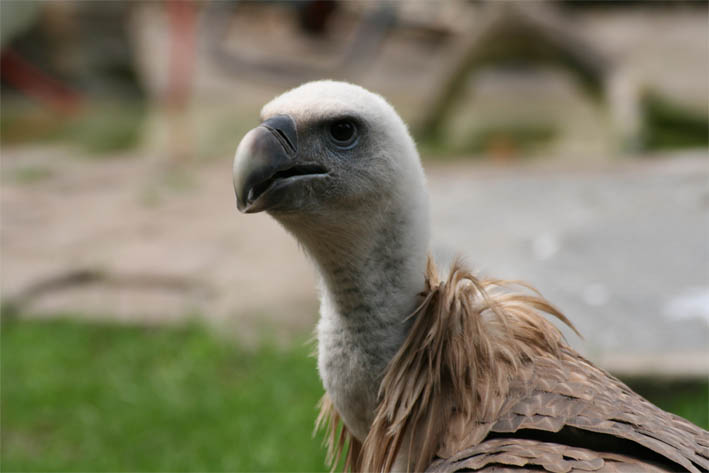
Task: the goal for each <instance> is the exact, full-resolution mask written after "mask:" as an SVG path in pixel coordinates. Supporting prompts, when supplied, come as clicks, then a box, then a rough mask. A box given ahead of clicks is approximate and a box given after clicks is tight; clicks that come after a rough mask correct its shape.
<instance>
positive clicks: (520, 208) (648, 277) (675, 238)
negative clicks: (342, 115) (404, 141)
mask: <svg viewBox="0 0 709 473" xmlns="http://www.w3.org/2000/svg"><path fill="white" fill-rule="evenodd" d="M708 171H709V162H708V161H707V156H706V155H701V154H699V155H696V156H694V157H691V156H686V157H684V158H682V157H675V158H673V159H669V160H655V161H653V160H650V161H644V162H638V161H636V162H633V163H627V164H623V163H621V164H616V165H612V166H611V165H603V166H600V167H595V168H591V169H588V168H587V169H583V170H579V169H566V170H563V169H559V168H558V167H557V168H554V167H551V166H549V165H544V166H542V167H530V168H529V169H519V168H517V169H476V168H474V167H470V168H460V169H458V168H454V169H451V170H433V172H432V173H430V174H431V178H430V181H431V195H432V202H433V221H434V251H435V252H436V254H438V255H439V256H440V257H441V259H447V260H450V259H451V258H452V257H453V256H454V255H456V254H459V253H460V254H462V255H463V256H464V257H465V260H466V261H468V262H470V263H471V265H472V266H473V267H474V268H476V269H478V270H479V271H481V272H482V273H484V274H488V275H494V276H496V277H502V278H509V279H522V280H525V281H527V282H530V283H531V284H533V285H534V286H536V287H537V288H538V289H539V290H541V291H542V293H543V294H544V295H545V296H546V297H547V298H548V299H549V300H550V301H552V302H553V303H555V304H556V305H557V306H558V307H559V308H560V309H562V311H563V312H564V313H565V314H566V315H567V316H568V317H569V318H570V319H571V320H572V321H573V322H574V324H576V326H577V327H578V329H579V330H580V331H581V333H582V334H583V335H584V337H585V341H582V340H579V339H578V337H576V336H575V335H573V334H572V333H571V332H570V331H568V330H567V331H566V334H567V338H568V340H569V341H570V342H572V344H574V345H575V346H577V347H578V348H580V349H581V350H582V351H583V352H585V353H586V354H587V356H589V357H590V358H591V359H593V360H596V361H599V362H600V363H601V364H602V365H604V366H606V367H608V368H610V369H613V370H615V371H619V372H620V371H626V372H627V371H631V372H637V371H640V372H662V373H665V374H677V375H679V374H683V373H685V374H687V373H702V374H706V373H709V256H708V253H709V174H708Z"/></svg>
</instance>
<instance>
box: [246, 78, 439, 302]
mask: <svg viewBox="0 0 709 473" xmlns="http://www.w3.org/2000/svg"><path fill="white" fill-rule="evenodd" d="M233 180H234V189H235V191H236V200H237V207H238V208H239V210H240V211H241V212H245V213H251V212H261V211H266V212H268V213H269V214H271V215H272V216H273V217H274V218H275V219H276V220H278V221H279V222H280V223H281V224H282V225H283V226H284V227H285V228H286V229H287V230H288V231H290V232H291V233H293V234H294V235H295V237H296V238H297V239H298V241H299V242H300V243H301V245H302V246H303V247H304V249H305V251H306V252H307V253H308V254H309V255H310V256H312V257H313V259H314V261H315V263H316V265H317V266H318V268H319V269H320V274H321V275H322V277H323V279H324V282H325V284H326V286H327V287H329V288H330V289H332V290H331V291H330V292H336V291H335V287H334V286H341V284H340V283H339V282H338V281H336V280H334V278H335V277H336V276H337V275H338V274H340V275H343V274H346V275H348V276H350V280H355V281H356V280H359V279H362V281H359V282H360V283H361V284H360V285H366V283H367V281H365V280H364V279H367V280H368V281H370V282H371V280H372V279H377V278H376V277H374V278H373V274H374V275H375V276H376V275H380V277H381V278H384V277H385V276H384V274H383V273H386V272H387V271H388V272H389V273H391V274H390V275H389V276H388V277H389V279H391V281H390V282H391V283H393V284H394V285H395V288H396V289H398V290H397V291H395V294H394V296H393V298H394V299H397V297H398V294H402V293H405V294H407V296H408V295H409V294H410V293H413V294H416V292H417V291H419V290H420V289H421V288H422V287H423V274H424V272H425V265H426V257H427V250H428V197H427V193H426V188H425V178H424V174H423V169H422V167H421V163H420V160H419V155H418V152H417V151H416V145H415V144H414V141H413V139H412V138H411V136H410V135H409V132H408V130H407V128H406V125H405V124H404V122H403V121H402V120H401V118H399V116H398V115H397V113H396V112H395V111H394V109H393V108H392V107H391V105H389V104H388V103H387V102H386V100H384V99H383V98H382V97H381V96H379V95H377V94H374V93H371V92H369V91H367V90H365V89H363V88H362V87H359V86H356V85H353V84H348V83H344V82H335V81H317V82H310V83H306V84H304V85H301V86H300V87H297V88H295V89H293V90H290V91H288V92H286V93H284V94H282V95H280V96H279V97H276V98H275V99H273V100H272V101H271V102H270V103H268V104H266V105H265V106H264V107H263V109H262V111H261V124H260V125H259V126H257V127H256V128H254V129H252V130H251V131H249V132H248V133H247V134H246V135H245V136H244V138H243V139H242V141H241V143H240V144H239V146H238V148H237V151H236V156H235V159H234V167H233ZM387 268H388V269H387ZM363 271H366V272H368V274H367V276H366V278H364V274H360V273H362V272H363ZM360 276H362V277H361V278H360ZM360 289H363V290H364V289H366V288H360ZM402 289H403V291H402ZM407 289H408V290H410V291H407ZM411 291H413V292H411ZM404 297H405V298H406V299H409V297H406V296H404ZM325 298H326V299H327V295H325ZM340 299H342V298H340ZM334 302H335V303H337V301H334ZM339 302H340V308H341V309H342V310H344V311H347V310H348V309H347V308H346V307H343V306H346V305H347V303H348V301H346V300H340V301H339ZM349 302H350V303H351V305H360V304H356V303H355V301H353V300H349ZM392 302H393V305H398V304H404V305H406V306H407V307H406V309H407V310H408V309H410V308H411V307H409V306H408V301H407V302H404V301H403V300H395V301H392ZM399 309H401V308H400V307H397V308H396V310H399ZM385 312H386V310H385Z"/></svg>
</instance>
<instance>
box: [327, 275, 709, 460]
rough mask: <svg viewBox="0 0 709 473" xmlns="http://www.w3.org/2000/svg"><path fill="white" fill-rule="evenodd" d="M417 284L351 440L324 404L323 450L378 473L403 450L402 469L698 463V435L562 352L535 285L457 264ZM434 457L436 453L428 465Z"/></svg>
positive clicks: (706, 456)
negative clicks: (413, 305) (403, 326)
mask: <svg viewBox="0 0 709 473" xmlns="http://www.w3.org/2000/svg"><path fill="white" fill-rule="evenodd" d="M426 280H427V291H426V292H425V293H424V294H422V303H421V306H420V307H419V308H418V309H417V310H416V311H415V312H414V313H413V314H412V316H411V317H413V318H415V321H414V324H413V327H412V329H411V332H410V334H409V336H408V338H407V340H406V341H405V342H404V345H403V346H402V347H401V349H400V350H399V352H398V353H397V355H396V356H395V357H394V359H393V360H392V362H391V363H390V364H389V366H388V368H387V371H386V373H385V375H384V378H383V380H382V383H381V386H380V403H379V406H378V408H377V411H376V415H375V419H374V422H373V424H372V427H371V429H370V432H369V435H368V436H367V438H366V439H365V441H364V443H363V444H362V445H360V444H359V443H357V442H356V441H354V440H353V439H352V438H351V436H349V434H348V433H347V431H346V429H345V428H344V427H343V428H342V429H341V430H340V434H339V435H337V427H336V423H337V422H338V419H337V413H336V412H335V411H334V409H333V408H332V406H331V405H329V404H328V403H327V401H326V399H325V406H327V409H326V410H325V411H323V412H324V413H325V417H328V415H329V416H330V419H331V424H330V425H331V437H330V438H331V440H330V447H331V451H332V452H338V453H341V452H342V450H343V448H344V446H345V444H346V441H347V440H348V439H349V441H350V443H351V444H352V445H353V447H354V448H353V449H350V451H349V452H348V456H347V458H348V464H349V466H350V467H351V468H353V469H360V468H361V469H363V470H364V471H389V470H390V469H391V468H392V466H393V464H394V461H395V460H396V459H397V458H401V457H403V458H404V459H406V460H407V464H406V466H407V468H408V469H414V470H416V471H421V470H423V469H425V468H426V467H427V466H429V465H430V466H431V468H432V469H433V471H441V472H444V471H445V472H448V471H456V470H457V469H459V468H466V469H476V468H483V469H484V470H485V471H493V470H494V469H500V468H503V469H504V468H508V467H509V468H525V469H526V468H531V469H535V468H536V469H537V470H538V469H540V468H541V469H543V470H546V471H552V472H556V471H633V470H642V471H651V470H649V469H650V468H651V467H652V468H659V467H661V466H662V462H665V466H667V462H668V461H669V462H672V463H670V465H677V467H680V466H681V467H684V468H685V469H687V470H689V471H692V472H695V471H697V472H698V471H699V469H700V468H701V469H704V470H707V469H709V448H708V447H709V433H708V432H706V431H704V430H702V429H700V428H699V427H697V426H695V425H693V424H691V423H689V422H687V421H685V420H684V419H681V418H679V417H677V416H674V415H672V414H669V413H666V412H664V411H662V410H660V409H659V408H657V407H655V406H654V405H652V404H650V403H649V402H647V401H646V400H645V399H643V398H642V397H640V396H639V395H637V394H635V393H634V392H633V391H631V390H630V389H629V388H628V387H627V386H625V385H624V384H623V383H622V382H620V381H619V380H617V379H616V378H614V377H612V376H611V375H609V374H608V373H606V372H605V371H603V370H601V369H599V368H597V367H595V366H594V365H593V364H591V363H590V362H588V361H587V360H585V359H584V358H583V357H581V356H580V355H579V354H578V353H576V352H575V351H574V350H572V349H571V348H570V347H569V346H568V345H567V344H566V343H565V342H564V340H563V337H562V336H561V333H560V332H559V331H558V329H557V328H556V327H554V326H553V325H552V324H551V323H549V322H548V321H547V320H546V319H545V318H544V317H543V316H541V315H540V312H546V313H548V314H551V315H553V316H555V317H557V318H559V319H560V320H562V321H563V322H564V323H566V324H568V325H569V326H570V327H572V328H573V326H572V325H571V323H570V322H569V321H568V320H567V319H566V317H564V316H563V315H562V314H561V313H560V312H559V311H558V310H556V309H555V308H554V307H553V306H551V305H550V304H549V303H548V302H547V301H546V300H545V299H543V298H542V297H541V295H539V294H538V293H536V291H534V290H533V289H532V291H534V294H530V293H521V294H519V293H515V292H512V291H510V284H508V283H505V282H504V281H499V280H480V279H477V278H476V277H475V276H473V275H472V274H470V273H469V272H467V271H465V270H464V269H463V268H461V267H460V265H458V264H456V265H454V267H453V268H452V270H451V274H450V276H449V278H448V280H447V281H446V282H445V283H442V282H440V281H439V279H438V276H437V273H436V270H435V267H434V265H433V263H432V262H431V261H429V268H428V271H427V279H426ZM514 284H517V285H519V284H518V283H514ZM522 286H524V287H527V288H529V287H528V286H526V285H523V284H522ZM529 289H531V288H529ZM574 330H575V329H574ZM323 412H321V419H322V418H323V417H322V416H323ZM535 432H536V434H534V433H535ZM574 432H576V434H577V433H578V432H585V433H586V434H585V435H587V436H591V437H593V436H594V435H595V436H596V437H595V440H594V441H598V440H599V438H601V439H605V441H606V443H607V440H608V439H611V440H612V439H616V443H617V444H618V445H620V447H618V448H620V450H621V451H618V448H615V449H611V450H612V451H607V450H608V449H606V450H604V449H603V448H601V449H599V451H598V452H594V451H593V450H591V449H584V448H579V447H584V446H586V445H584V444H581V445H579V444H578V439H577V440H576V442H577V444H576V445H574V444H567V443H568V442H570V440H569V435H570V433H574ZM530 433H531V434H530ZM545 435H546V436H547V437H548V436H552V437H551V438H542V437H544V436H545ZM574 435H575V434H574ZM528 437H533V438H528ZM564 444H565V445H564ZM625 447H628V448H627V449H628V451H627V452H626V451H624V450H623V448H625ZM486 449H488V450H486ZM637 451H640V455H641V456H642V455H643V454H648V458H645V457H643V459H639V457H638V453H637ZM522 453H525V454H524V455H522ZM567 453H568V455H567ZM631 454H632V455H635V457H631ZM574 455H578V458H577V457H574ZM435 457H438V458H440V459H444V460H438V461H437V462H435V463H433V464H431V461H432V460H433V459H434V458H435ZM334 459H335V456H333V460H334ZM658 459H659V462H658ZM653 461H654V462H656V464H653V463H652V462H653ZM599 465H600V466H599ZM646 466H647V468H646ZM594 468H595V470H594ZM495 471H497V470H495Z"/></svg>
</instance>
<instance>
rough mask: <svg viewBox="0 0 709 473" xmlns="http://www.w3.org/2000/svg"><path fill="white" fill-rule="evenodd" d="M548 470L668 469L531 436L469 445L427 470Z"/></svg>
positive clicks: (557, 472) (605, 472)
mask: <svg viewBox="0 0 709 473" xmlns="http://www.w3.org/2000/svg"><path fill="white" fill-rule="evenodd" d="M540 469H541V471H547V472H551V473H569V472H589V471H592V472H598V473H610V472H637V473H641V472H642V473H656V472H663V471H666V470H664V469H663V468H662V466H660V465H657V464H654V463H652V462H648V461H643V460H638V459H636V458H633V457H629V456H627V455H621V454H617V453H611V452H597V451H591V450H588V449H585V448H578V447H570V446H568V445H563V444H557V443H551V442H541V441H537V440H528V439H515V438H512V439H507V438H506V439H499V438H498V439H492V440H486V441H485V442H483V443H481V444H479V445H477V446H475V447H472V448H469V449H467V450H465V451H464V452H461V453H460V454H459V455H457V456H456V459H455V460H453V459H449V460H438V461H436V462H434V463H433V464H432V465H431V466H430V467H429V469H428V471H429V472H431V473H450V472H454V471H460V470H474V471H484V472H493V471H494V472H502V471H509V472H515V473H519V472H520V471H536V472H539V471H540Z"/></svg>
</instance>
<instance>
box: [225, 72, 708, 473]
mask: <svg viewBox="0 0 709 473" xmlns="http://www.w3.org/2000/svg"><path fill="white" fill-rule="evenodd" d="M260 118H261V123H260V125H258V126H257V127H256V128H254V129H252V130H251V131H249V132H248V133H247V134H246V135H245V136H244V137H243V139H242V141H241V142H240V144H239V145H238V147H237V150H236V155H235V157H234V164H233V184H234V189H235V192H236V201H237V207H238V209H239V211H241V212H243V213H253V212H261V211H266V212H268V213H269V214H270V215H271V216H272V217H273V218H274V219H275V220H276V221H278V222H279V223H280V224H281V225H282V226H283V227H284V228H285V229H286V230H287V231H288V232H289V233H291V234H292V235H293V236H294V237H295V238H296V239H297V241H298V242H299V244H300V246H301V247H302V248H303V250H304V252H305V253H306V254H307V256H308V257H309V259H311V260H312V262H313V264H314V265H315V268H316V270H317V273H318V275H319V280H320V298H321V307H320V319H319V322H318V324H317V328H316V336H317V342H318V348H317V365H318V371H319V374H320V377H321V379H322V383H323V386H324V388H325V395H324V397H323V399H322V401H321V403H320V415H319V416H318V421H317V423H318V425H319V426H320V427H324V428H325V429H326V430H327V439H328V440H327V442H328V444H329V445H328V447H329V448H328V452H329V461H330V462H331V464H332V466H333V468H335V467H336V465H338V464H339V463H338V462H339V461H340V459H344V465H345V469H347V470H351V471H424V470H426V471H432V472H440V473H448V472H453V471H461V470H466V471H471V470H472V471H496V472H497V471H510V472H511V471H537V472H538V471H549V472H554V473H562V472H579V471H583V472H587V471H596V472H616V471H643V472H645V471H647V472H657V471H690V472H695V473H696V472H700V471H707V470H708V469H709V432H707V431H705V430H703V429H701V428H699V427H697V426H695V425H694V424H692V423H690V422H688V421H686V420H684V419H682V418H681V417H678V416H676V415H673V414H670V413H667V412H665V411H663V410H661V409H660V408H658V407H656V406H654V405H653V404H651V403H650V402H648V401H647V400H645V399H644V398H642V397H641V396H640V395H638V394H636V393H635V392H633V391H632V390H631V389H630V388H628V387H627V386H626V385H625V384H623V383H622V382H621V381H619V380H618V379H616V378H614V377H613V376H612V375H610V374H609V373H607V372H606V371H604V370H603V369H601V368H598V367H596V366H594V365H593V364H592V363H591V362H590V361H588V360H586V359H585V358H584V357H582V356H581V355H580V354H579V353H577V352H576V351H574V350H573V349H572V348H571V347H570V346H569V345H568V344H567V343H566V341H565V340H564V338H563V336H562V335H561V333H560V331H559V330H558V329H557V328H556V327H555V325H553V324H552V323H551V322H549V321H548V319H547V317H548V316H551V317H554V318H557V319H559V320H560V321H562V322H563V323H565V324H567V325H569V326H571V327H572V328H573V326H572V325H571V323H570V322H569V321H568V320H567V318H566V317H565V316H564V315H563V314H562V313H561V312H559V311H558V310H557V309H556V308H554V306H552V305H551V304H550V303H549V302H548V301H547V300H545V299H544V298H543V297H542V296H541V295H540V294H539V293H538V292H536V291H535V290H534V289H533V288H532V287H531V286H528V285H526V284H524V283H521V282H516V281H504V280H497V279H483V278H478V277H476V276H475V275H473V274H471V273H470V272H469V271H468V270H466V269H465V268H464V267H463V266H462V265H461V264H460V263H455V264H453V265H452V268H451V269H450V271H449V272H448V274H447V276H446V277H441V276H439V274H438V272H437V270H436V267H435V265H434V263H433V261H432V259H431V258H430V256H429V210H428V195H427V190H426V180H425V177H424V173H423V169H422V166H421V162H420V159H419V155H418V152H417V150H416V145H415V143H414V141H413V139H412V138H411V136H410V134H409V132H408V130H407V127H406V125H405V124H404V122H403V121H402V120H401V118H400V117H399V116H398V115H397V113H396V112H395V111H394V109H393V107H392V106H391V105H389V103H387V101H386V100H385V99H384V98H382V97H381V96H379V95H377V94H374V93H372V92H369V91H367V90H365V89H364V88H362V87H359V86H357V85H353V84H349V83H345V82H336V81H316V82H309V83H306V84H303V85H301V86H299V87H297V88H295V89H292V90H290V91H287V92H285V93H283V94H282V95H280V96H278V97H276V98H275V99H273V100H272V101H271V102H269V103H268V104H266V105H265V106H264V107H263V109H262V111H261V117H260ZM544 314H546V316H545V315H544Z"/></svg>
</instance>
